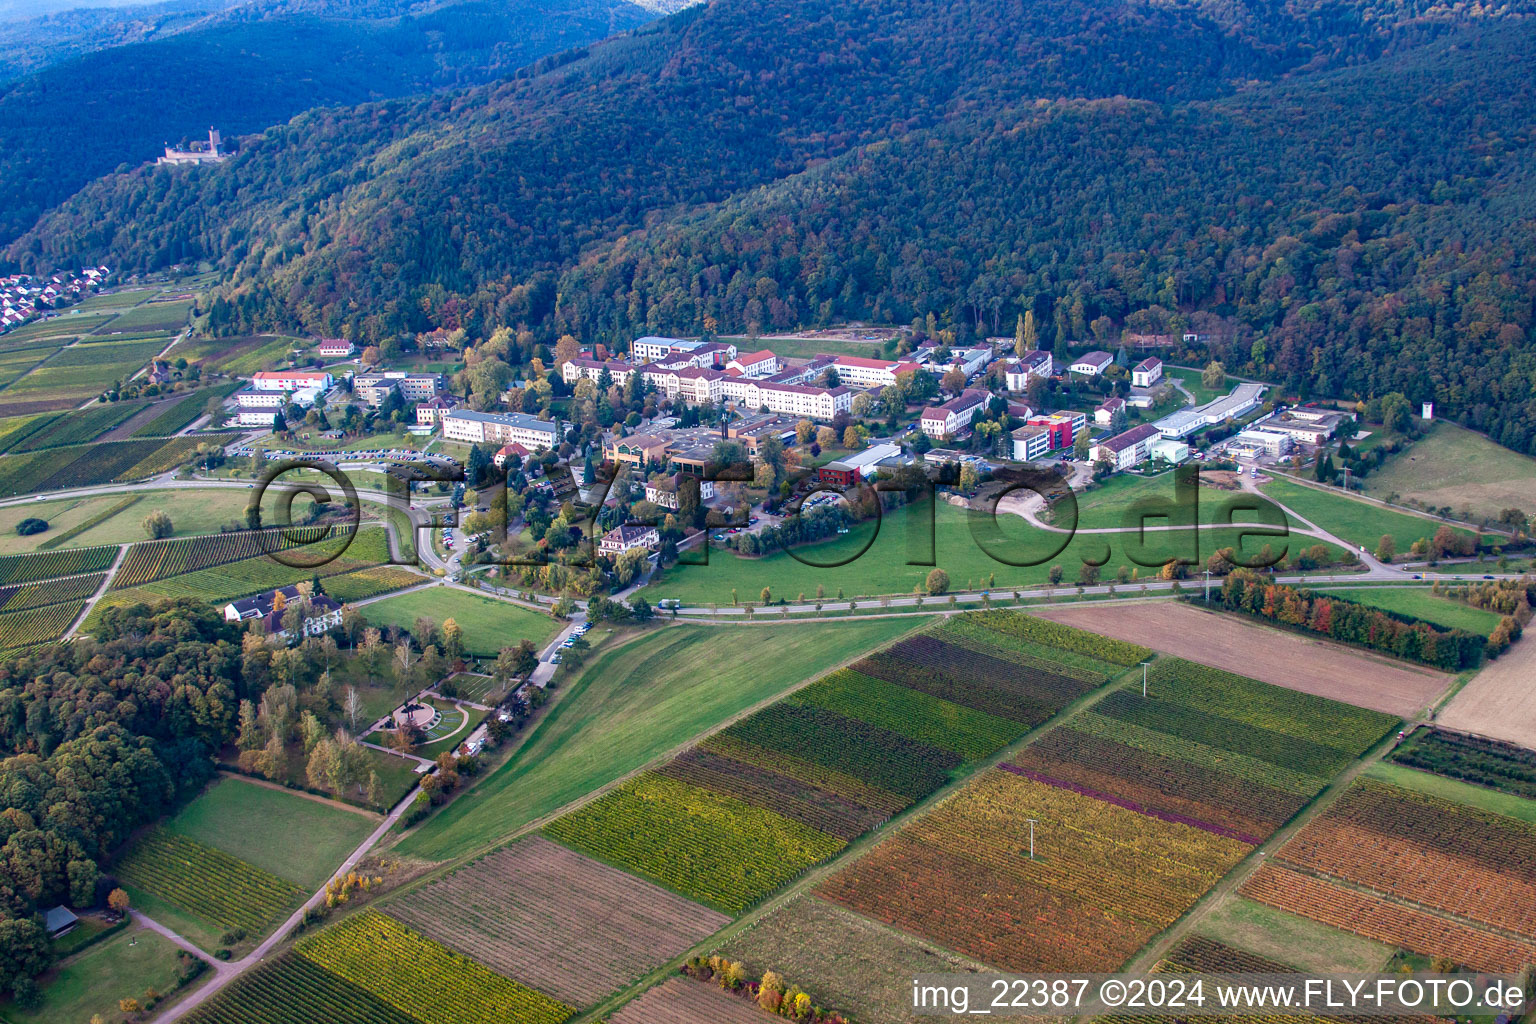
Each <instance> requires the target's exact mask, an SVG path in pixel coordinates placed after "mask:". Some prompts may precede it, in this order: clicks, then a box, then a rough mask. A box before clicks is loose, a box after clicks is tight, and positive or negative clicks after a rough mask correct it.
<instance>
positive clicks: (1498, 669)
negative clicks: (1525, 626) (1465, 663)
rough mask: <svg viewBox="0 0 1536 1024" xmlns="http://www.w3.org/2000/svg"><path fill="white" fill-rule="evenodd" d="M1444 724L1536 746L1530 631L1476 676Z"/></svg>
mask: <svg viewBox="0 0 1536 1024" xmlns="http://www.w3.org/2000/svg"><path fill="white" fill-rule="evenodd" d="M1440 724H1441V725H1443V726H1445V727H1447V728H1449V729H1460V730H1461V731H1463V732H1471V733H1476V734H1477V735H1479V736H1489V737H1492V738H1493V739H1496V740H1508V741H1509V742H1511V743H1518V744H1520V745H1521V746H1523V747H1531V748H1532V749H1536V637H1533V636H1532V634H1531V632H1530V630H1527V631H1526V634H1525V635H1524V636H1523V637H1521V638H1520V640H1519V641H1517V642H1516V643H1515V645H1514V646H1512V647H1511V648H1510V649H1509V650H1507V651H1505V652H1504V653H1503V655H1501V656H1500V657H1499V659H1498V660H1497V661H1495V662H1493V663H1492V664H1491V665H1489V666H1488V667H1487V668H1485V669H1483V670H1482V671H1481V672H1479V673H1478V674H1477V675H1475V676H1473V677H1472V681H1471V682H1470V683H1468V684H1467V685H1466V687H1465V688H1464V689H1462V691H1461V692H1460V693H1458V694H1457V695H1456V699H1455V700H1453V701H1451V703H1450V705H1449V706H1448V707H1447V708H1446V709H1445V712H1444V714H1442V715H1441V716H1440Z"/></svg>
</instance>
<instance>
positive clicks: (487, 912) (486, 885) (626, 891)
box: [389, 836, 730, 1006]
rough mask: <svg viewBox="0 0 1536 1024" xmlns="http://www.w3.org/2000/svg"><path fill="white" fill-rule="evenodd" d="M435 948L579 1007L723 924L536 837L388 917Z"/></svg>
mask: <svg viewBox="0 0 1536 1024" xmlns="http://www.w3.org/2000/svg"><path fill="white" fill-rule="evenodd" d="M389 911H390V913H391V914H392V915H394V916H395V917H397V918H399V919H400V920H401V921H404V922H405V923H406V924H408V925H410V926H411V927H413V928H415V929H416V930H417V931H419V932H421V933H422V934H423V935H425V936H427V938H429V939H434V940H436V941H438V942H440V943H442V944H443V945H445V946H447V947H448V948H449V949H453V950H456V951H457V952H460V953H464V954H465V955H467V956H470V957H473V958H474V959H475V960H478V961H480V962H481V963H483V964H485V965H486V966H487V967H490V968H492V969H493V970H495V971H497V972H499V973H501V974H504V975H507V976H508V977H511V978H514V979H516V980H518V981H521V982H523V983H525V984H528V985H532V986H533V987H535V988H538V989H541V990H542V991H545V992H548V993H550V994H551V995H553V996H555V997H556V998H558V999H560V1000H561V1001H563V1002H565V1003H568V1004H571V1005H573V1006H584V1005H588V1004H590V1003H595V1002H597V1001H598V1000H600V999H602V998H603V997H604V996H606V995H608V994H609V993H611V992H613V991H614V990H616V989H618V988H619V987H620V986H621V985H623V984H625V983H627V982H629V981H632V980H634V979H635V978H637V977H639V976H640V975H641V974H644V973H645V972H646V971H648V970H650V969H652V968H654V967H656V966H657V965H658V964H660V963H662V962H664V961H666V960H667V959H668V958H670V957H673V956H676V955H677V954H679V953H681V952H683V951H684V950H686V949H688V948H690V947H691V946H693V945H694V944H695V943H697V942H699V941H700V940H701V939H703V938H704V937H706V936H708V935H710V934H711V933H713V932H715V931H718V930H719V929H720V928H722V927H724V926H725V924H726V923H727V922H728V921H729V920H730V919H729V918H727V917H726V916H725V915H724V914H720V913H717V912H715V911H713V910H709V909H707V908H705V907H702V906H700V905H698V904H697V903H693V902H691V901H689V900H686V899H683V898H682V897H681V896H677V895H674V894H673V893H670V892H668V891H666V890H665V889H662V888H660V887H659V886H654V885H651V884H649V883H647V882H643V881H641V880H639V879H637V878H635V877H634V876H633V875H628V874H625V873H624V872H622V871H619V870H617V869H615V868H611V867H608V866H607V865H606V864H600V863H598V862H597V861H595V860H592V859H591V858H588V857H583V856H582V855H581V854H579V853H576V852H574V851H572V850H568V849H566V848H565V847H563V846H560V845H558V844H556V843H552V842H550V841H549V840H547V839H544V838H541V837H539V836H534V837H531V838H529V839H525V840H523V841H522V842H519V843H517V844H516V845H514V846H511V847H508V848H506V849H503V850H498V851H496V852H495V853H492V854H490V855H489V856H486V857H483V858H481V859H480V860H478V861H475V862H474V863H473V864H471V865H469V866H467V867H465V868H462V869H460V870H458V871H455V872H453V873H452V874H450V875H448V876H447V877H445V878H443V879H442V880H440V881H437V882H434V883H433V884H431V885H429V886H426V887H424V888H420V889H416V890H414V891H412V892H410V893H408V894H406V895H405V897H404V898H402V899H400V900H399V901H397V902H395V903H393V904H392V905H391V906H390V907H389Z"/></svg>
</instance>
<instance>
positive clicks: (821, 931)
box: [721, 896, 988, 1024]
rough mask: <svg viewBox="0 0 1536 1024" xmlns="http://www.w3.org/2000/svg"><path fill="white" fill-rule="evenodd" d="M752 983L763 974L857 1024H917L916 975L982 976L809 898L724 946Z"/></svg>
mask: <svg viewBox="0 0 1536 1024" xmlns="http://www.w3.org/2000/svg"><path fill="white" fill-rule="evenodd" d="M721 953H722V954H723V955H725V956H728V957H730V958H731V959H732V960H740V961H741V962H742V963H743V964H745V965H746V967H747V973H748V975H749V976H750V977H753V978H757V977H761V976H762V973H763V972H764V971H767V970H774V971H778V972H779V974H781V975H782V976H783V977H784V980H785V981H786V982H787V983H789V984H792V985H799V986H800V987H801V988H803V989H805V990H806V991H807V992H809V993H810V994H811V999H812V1000H813V1001H814V1002H816V1003H818V1004H820V1005H821V1006H824V1007H827V1008H828V1009H835V1010H839V1011H841V1012H843V1013H846V1014H849V1015H850V1016H852V1017H853V1018H854V1019H855V1020H858V1021H860V1022H861V1024H922V1022H924V1021H930V1020H932V1018H931V1017H919V1016H917V1015H916V1014H914V1013H912V1012H911V1004H912V978H913V976H914V975H918V974H950V973H960V972H979V971H986V970H988V968H986V967H985V966H983V965H982V964H980V963H978V962H977V961H975V960H972V959H970V958H969V957H963V956H960V955H959V954H958V953H951V952H949V951H948V950H945V949H942V948H940V947H938V946H933V945H930V944H929V943H926V942H924V941H922V940H921V939H918V938H916V937H915V936H911V935H907V934H904V933H902V932H898V931H896V930H895V929H894V928H889V927H887V926H885V925H883V924H877V923H876V922H874V921H871V920H869V919H868V918H865V917H860V916H859V915H858V914H855V913H853V912H852V911H850V910H845V909H843V908H842V907H838V906H834V905H832V904H830V903H828V902H826V901H825V900H821V899H817V898H816V897H814V896H800V897H798V898H796V899H793V900H791V901H789V902H788V903H786V904H785V905H784V906H783V907H780V908H779V909H778V910H775V911H774V912H773V913H772V914H770V915H768V916H767V917H765V918H763V919H762V920H761V921H759V922H757V923H756V924H754V925H753V926H752V927H751V928H749V929H748V930H747V931H745V932H742V933H741V934H740V935H737V936H736V937H735V938H733V939H731V940H730V942H728V943H726V945H725V948H724V949H723V950H721Z"/></svg>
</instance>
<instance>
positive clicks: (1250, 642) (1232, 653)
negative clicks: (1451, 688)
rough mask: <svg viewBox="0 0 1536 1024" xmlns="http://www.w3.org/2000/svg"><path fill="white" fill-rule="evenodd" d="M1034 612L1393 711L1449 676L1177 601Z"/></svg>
mask: <svg viewBox="0 0 1536 1024" xmlns="http://www.w3.org/2000/svg"><path fill="white" fill-rule="evenodd" d="M1035 614H1037V615H1040V616H1043V617H1045V618H1048V619H1052V620H1054V621H1056V622H1064V623H1067V624H1068V625H1073V626H1077V627H1079V628H1082V629H1089V630H1093V631H1095V632H1099V633H1103V634H1104V635H1106V636H1111V637H1115V638H1117V639H1120V640H1129V641H1133V642H1135V643H1141V644H1146V645H1148V646H1151V647H1154V648H1156V649H1157V650H1160V651H1165V652H1167V653H1169V654H1176V655H1178V656H1179V657H1181V658H1188V659H1190V660H1191V661H1198V662H1200V663H1202V664H1205V665H1213V666H1215V667H1216V668H1221V669H1226V670H1227V671H1229V672H1237V673H1240V674H1242V675H1246V676H1251V677H1253V678H1255V679H1260V680H1263V681H1264V682H1266V683H1273V684H1275V685H1276V686H1284V687H1286V688H1288V689H1292V690H1299V691H1301V692H1302V693H1311V694H1315V695H1317V696H1320V697H1329V698H1332V699H1334V700H1340V701H1345V702H1347V703H1349V704H1357V705H1359V706H1360V707H1366V708H1374V709H1376V710H1378V711H1385V712H1387V713H1389V714H1393V715H1400V716H1409V715H1412V714H1414V713H1415V712H1417V711H1418V710H1419V709H1421V708H1423V707H1424V706H1426V705H1428V704H1429V703H1431V702H1432V701H1433V700H1434V699H1435V698H1436V697H1438V696H1439V695H1440V694H1441V693H1443V692H1444V691H1445V689H1446V687H1447V686H1448V685H1449V683H1450V679H1449V677H1447V676H1446V675H1445V674H1444V673H1441V672H1436V671H1434V670H1432V669H1427V668H1415V667H1413V666H1411V665H1407V664H1404V663H1403V662H1399V661H1393V660H1391V659H1389V658H1383V657H1377V656H1374V655H1370V654H1366V653H1363V652H1361V651H1356V650H1353V649H1351V648H1348V647H1342V646H1340V645H1338V644H1333V643H1329V642H1328V641H1325V640H1318V639H1314V638H1312V637H1307V636H1301V635H1299V634H1291V633H1285V632H1282V631H1280V630H1276V629H1268V628H1265V627H1263V626H1257V625H1254V624H1252V623H1249V622H1246V621H1244V620H1243V619H1241V618H1238V617H1237V616H1234V615H1222V614H1220V613H1216V612H1206V611H1202V610H1201V609H1199V608H1195V607H1192V606H1191V605H1187V604H1183V603H1181V602H1175V601H1158V602H1136V603H1128V604H1117V605H1113V606H1106V605H1103V604H1094V605H1074V606H1061V607H1049V608H1039V609H1035ZM1517 646H1518V645H1517ZM1518 657H1519V655H1518V654H1517V652H1516V651H1515V650H1514V649H1513V648H1512V649H1511V650H1510V651H1508V652H1506V653H1505V655H1504V657H1503V658H1501V659H1500V660H1499V661H1497V662H1495V663H1494V665H1495V668H1494V669H1493V671H1497V670H1498V669H1499V668H1501V667H1503V666H1506V665H1507V664H1510V663H1511V661H1512V659H1518ZM1526 658H1528V659H1530V660H1528V661H1527V662H1526V669H1525V672H1526V676H1525V678H1529V674H1530V672H1531V671H1532V666H1533V664H1536V644H1532V645H1531V650H1530V653H1528V654H1527V655H1526ZM1488 671H1489V670H1484V673H1483V674H1484V675H1486V674H1487V672H1488ZM1479 678H1481V677H1479ZM1511 682H1512V680H1511ZM1470 689H1471V687H1470V686H1469V687H1468V690H1470ZM1528 714H1529V719H1528V721H1529V722H1530V728H1529V735H1530V738H1531V742H1533V743H1536V708H1531V709H1530V710H1529V712H1528ZM1446 724H1450V723H1446ZM1456 728H1467V727H1466V726H1456ZM1469 731H1470V730H1469Z"/></svg>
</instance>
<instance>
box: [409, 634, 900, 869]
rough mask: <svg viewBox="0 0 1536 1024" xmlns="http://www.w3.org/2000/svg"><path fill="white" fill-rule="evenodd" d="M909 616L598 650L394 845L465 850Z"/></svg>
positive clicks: (864, 645) (412, 852) (447, 854)
mask: <svg viewBox="0 0 1536 1024" xmlns="http://www.w3.org/2000/svg"><path fill="white" fill-rule="evenodd" d="M914 625H915V622H914V620H912V619H910V618H891V619H872V620H866V621H851V622H827V623H825V624H823V625H819V626H814V627H812V626H805V625H797V626H782V627H771V626H706V625H699V624H685V625H679V626H670V627H668V628H666V629H661V630H657V631H655V632H653V633H649V634H646V635H644V636H641V637H640V638H639V639H637V640H635V641H634V642H632V643H628V644H624V645H622V646H620V647H616V648H614V649H613V650H610V651H608V652H606V653H604V654H601V655H600V656H598V657H596V658H594V659H593V660H592V662H591V663H590V664H589V665H588V667H587V669H586V671H584V672H583V673H582V674H581V675H580V676H579V677H578V678H577V679H576V680H575V682H573V683H572V684H571V686H570V692H569V693H567V694H565V695H564V696H563V697H557V700H558V701H559V703H557V704H556V705H555V706H554V707H553V708H552V709H551V710H550V712H549V714H548V716H547V717H546V718H545V719H544V720H543V721H542V722H541V723H540V724H539V725H538V726H537V727H536V728H535V730H534V731H533V733H532V734H531V735H530V736H529V737H528V738H527V740H526V741H525V743H524V745H523V747H522V748H521V749H519V750H518V751H517V752H516V754H515V755H514V756H513V757H512V759H511V760H510V761H508V762H507V763H506V764H505V765H504V766H502V767H501V768H500V769H498V770H497V771H496V772H495V774H493V775H491V777H490V778H488V779H486V780H485V781H484V782H482V783H480V785H478V786H476V787H475V788H474V789H472V790H471V791H470V792H468V793H466V794H465V795H464V796H462V797H460V798H459V799H458V800H456V801H454V802H453V803H452V804H450V805H449V806H448V807H446V808H444V809H443V810H442V811H441V812H439V813H438V814H437V815H436V816H435V817H433V818H431V819H429V820H428V821H427V822H426V823H425V824H423V825H422V826H420V827H419V828H418V829H417V830H416V831H415V832H414V833H412V834H411V835H409V836H407V837H406V839H405V840H404V841H403V842H402V843H401V844H400V846H399V848H398V852H400V853H401V854H405V855H408V856H414V857H423V858H427V859H431V860H447V859H449V858H451V857H457V856H461V855H463V854H465V853H468V852H469V851H470V850H473V849H475V848H476V847H479V846H482V845H485V844H487V843H490V842H493V841H495V840H496V839H497V838H499V837H501V836H504V835H506V834H508V833H509V832H511V831H513V830H514V829H516V828H518V827H520V826H522V825H525V824H527V823H528V822H530V821H533V820H534V819H536V818H539V817H541V816H543V815H545V814H548V813H550V812H552V811H554V810H556V809H558V808H559V807H561V806H563V805H565V804H567V803H569V802H570V801H572V800H574V799H576V798H577V797H580V796H582V795H583V794H585V793H588V792H590V791H592V790H594V789H597V788H598V787H600V786H603V785H605V784H607V783H609V782H611V781H613V780H614V779H617V778H619V777H621V776H623V775H625V774H627V773H628V772H631V771H633V770H635V769H636V768H639V767H640V766H641V765H643V764H645V763H646V762H648V761H650V760H652V759H653V758H655V757H657V756H659V755H661V754H663V753H665V752H666V751H668V750H671V749H672V748H674V747H676V746H678V745H680V744H682V743H684V742H686V741H687V740H688V739H689V738H690V737H693V736H695V735H697V734H699V733H701V732H704V731H706V730H708V729H711V728H713V727H714V726H716V725H718V724H719V723H720V722H723V721H725V720H726V719H728V718H730V717H731V716H733V715H736V714H738V713H739V712H741V711H742V710H744V709H746V708H748V707H751V706H752V705H754V704H757V703H760V702H761V701H763V700H766V699H768V698H769V697H772V696H773V695H774V694H776V693H779V692H780V691H782V690H785V689H787V688H788V687H790V686H792V685H794V684H795V683H797V682H799V681H801V680H803V679H808V678H810V677H812V676H814V675H817V674H818V673H820V672H823V671H825V670H826V669H827V668H829V667H831V666H833V665H836V664H840V663H841V662H843V661H845V660H847V659H849V658H852V657H854V656H855V655H857V654H859V653H860V652H861V651H864V650H868V649H869V648H872V647H876V646H879V645H881V644H884V643H886V642H888V641H889V640H891V639H893V638H895V637H896V636H899V635H900V634H902V633H904V632H906V631H907V630H909V629H912V628H913V626H914Z"/></svg>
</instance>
